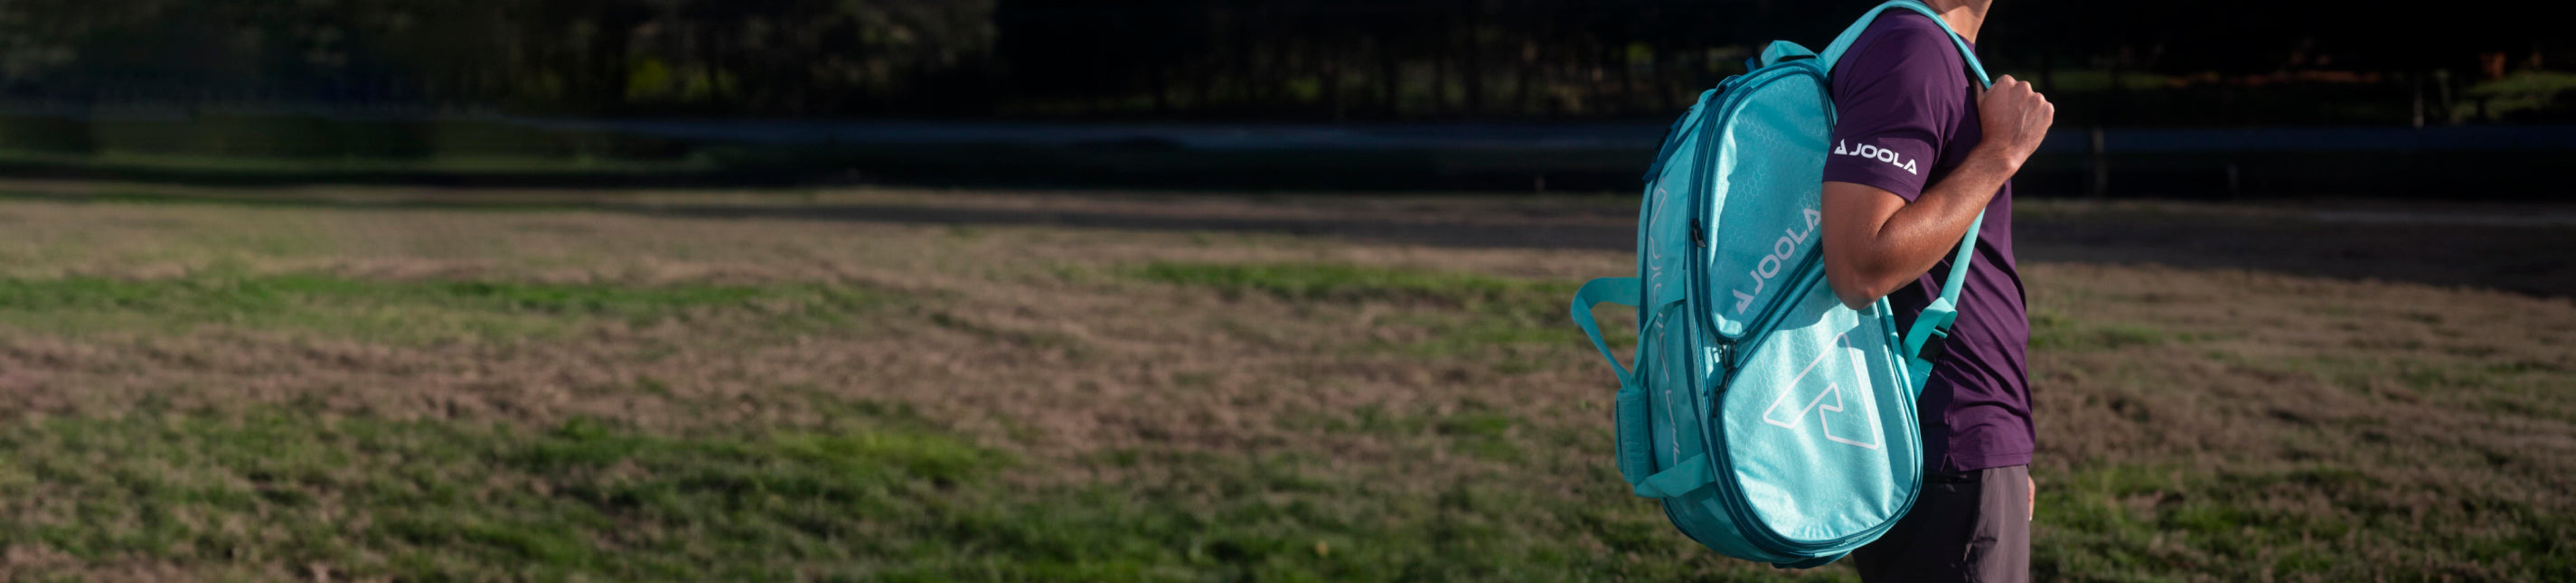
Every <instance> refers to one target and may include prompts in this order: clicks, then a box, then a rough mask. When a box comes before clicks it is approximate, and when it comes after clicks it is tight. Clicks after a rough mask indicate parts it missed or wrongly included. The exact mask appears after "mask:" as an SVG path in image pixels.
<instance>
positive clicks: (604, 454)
mask: <svg viewBox="0 0 2576 583" xmlns="http://www.w3.org/2000/svg"><path fill="white" fill-rule="evenodd" d="M0 451H6V453H5V454H0V492H5V493H6V494H5V495H6V496H7V497H8V498H10V499H13V500H29V499H47V500H52V501H55V502H51V503H48V504H45V505H43V506H40V507H35V508H20V509H18V510H17V511H13V512H9V513H7V516H6V517H5V518H0V522H5V523H6V526H5V527H0V531H5V532H6V533H9V534H6V535H0V536H5V537H6V538H9V539H12V541H11V542H10V543H9V544H12V545H15V544H24V543H41V544H44V545H46V546H48V547H50V548H52V549H54V550H57V551H60V552H64V553H68V554H70V555H72V556H74V557H77V558H80V559H83V560H93V561H96V560H112V559H118V558H123V557H140V558H147V559H154V560H167V561H173V562H179V563H199V562H214V561H232V562H238V563H249V564H259V563H268V562H275V563H279V564H284V565H291V566H298V567H300V566H303V565H307V564H315V563H318V564H324V565H330V566H331V567H332V568H334V569H337V570H340V572H342V573H344V574H347V575H356V576H368V575H377V576H383V575H391V576H395V577H397V578H401V579H405V580H448V579H453V580H481V579H492V578H515V577H533V578H539V579H561V578H564V577H567V576H571V575H576V574H584V573H588V574H593V575H596V576H606V577H610V578H614V579H633V578H655V579H699V578H705V577H723V578H737V579H740V578H761V579H768V578H782V577H788V576H791V575H792V574H795V573H798V572H824V573H829V572H831V571H834V570H845V569H847V568H848V567H849V566H851V565H859V564H864V563H861V562H855V561H854V559H857V558H860V557H868V556H899V555H901V554H904V553H909V552H916V551H917V549H910V548H906V547H907V546H908V545H913V544H917V541H918V540H919V539H917V538H914V537H917V536H918V535H919V534H920V533H919V532H916V531H917V530H919V529H924V528H928V527H930V526H936V524H929V525H925V524H921V522H934V523H935V522H936V521H938V520H940V518H939V517H941V516H942V511H943V509H944V508H945V507H946V505H947V504H949V503H951V502H953V501H952V500H950V498H949V497H950V496H952V495H953V493H954V491H955V488H956V487H958V486H959V485H960V484H965V483H969V482H973V481H976V480H981V479H984V478H985V477H987V476H990V475H992V474H993V473H994V472H995V471H997V470H999V469H1001V468H1004V467H1007V466H1008V465H1009V463H1010V462H1009V458H1008V457H1007V456H1003V455H1001V454H998V453H996V452H993V451H990V450H986V449H983V448H978V447H975V446H973V445H971V444H968V443H964V442H961V441H958V440H956V439H954V438H950V437H946V436H943V435H940V434H937V433H932V432H927V431H922V430H918V429H911V428H906V427H902V426H900V425H899V424H895V425H874V426H871V425H865V424H862V425H859V426H853V427H848V428H844V429H841V430H837V431H830V432H774V433H772V432H756V431H755V432H746V433H744V434H740V435H722V436H707V437H677V436H664V435H652V434H644V433H638V432H635V431H632V430H627V429H624V428H619V427H614V426H610V425H606V424H602V423H598V422H593V421H587V420H574V421H571V422H567V423H564V424H562V425H560V426H557V427H553V428H549V429H545V430H529V429H519V428H513V427H508V426H502V425H481V424H474V423H448V422H428V421H392V420H381V419H364V418H332V417H315V416H311V415H306V414H301V413H296V412H291V411H269V412H261V413H255V414H250V415H245V416H242V417H240V418H232V419H220V418H208V417H202V416H188V415H179V414H165V415H155V414H138V415H133V416H128V417H126V418H123V419H96V418H56V419H47V420H44V421H41V422H36V423H12V424H11V425H10V426H9V429H8V430H6V431H0ZM817 569H819V571H817Z"/></svg>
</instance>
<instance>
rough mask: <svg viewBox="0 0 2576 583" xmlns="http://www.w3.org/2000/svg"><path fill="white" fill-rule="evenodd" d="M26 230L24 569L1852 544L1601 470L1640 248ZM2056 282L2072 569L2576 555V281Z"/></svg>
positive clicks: (332, 218)
mask: <svg viewBox="0 0 2576 583" xmlns="http://www.w3.org/2000/svg"><path fill="white" fill-rule="evenodd" d="M853 196H878V197H880V198H883V199H884V200H876V199H871V200H876V202H884V203H888V204H913V203H922V202H923V200H926V199H922V200H916V199H917V198H918V196H917V195H911V194H901V195H853ZM960 196H963V195H960ZM906 197H913V198H906ZM969 202H972V203H973V204H975V205H986V206H1000V207H1011V206H1014V205H1019V206H1029V205H1036V206H1048V205H1056V206H1062V205H1069V204H1075V203H1069V202H1067V201H1065V200H1062V199H1060V198H1042V199H1027V198H1010V197H1002V198H993V199H971V198H970V199H969ZM762 204H776V203H772V202H763V203H762ZM1118 204H1131V205H1132V204H1138V203H1136V202H1134V201H1125V202H1120V203H1118ZM1261 204H1278V205H1284V206H1287V207H1293V212H1296V213H1334V212H1339V213H1346V214H1347V213H1360V214H1366V213H1378V212H1392V211H1389V210H1388V209H1387V208H1384V207H1383V205H1382V204H1380V203H1367V204H1357V203H1348V204H1345V203H1335V202H1333V201H1329V200H1307V199H1294V200H1290V201H1287V202H1284V203H1261ZM1336 204H1340V205H1341V206H1335V205H1336ZM1583 204H1589V203H1583ZM1220 206H1222V205H1220ZM1239 206H1240V205H1239ZM1253 206H1254V207H1258V206H1259V205H1258V204H1255V205H1253ZM1050 208H1052V207H1050ZM1070 208H1079V207H1078V205H1077V206H1076V207H1070ZM1229 208H1231V207H1229ZM1497 208H1500V209H1503V210H1506V211H1512V212H1522V213H1523V214H1526V215H1529V216H1541V215H1547V214H1548V213H1547V212H1546V208H1543V207H1541V208H1537V209H1536V210H1530V209H1526V208H1521V207H1517V206H1510V205H1506V206H1503V207H1497ZM1515 209H1517V210H1515ZM1220 210H1223V209H1220ZM1256 210H1257V208H1256ZM1397 210H1401V209H1397ZM1208 212H1218V211H1208ZM1223 212H1242V211H1240V210H1239V209H1237V210H1223ZM1501 214H1502V215H1510V214H1511V213H1510V212H1503V213H1501ZM1549 220H1555V219H1549ZM1584 220H1590V219H1584ZM0 229H6V232H7V233H8V235H7V236H5V237H0V415H5V416H6V418H7V419H9V420H10V422H9V424H8V425H7V428H6V429H5V430H0V504H5V505H6V506H7V508H5V509H0V547H5V548H6V549H7V553H6V555H5V556H6V558H5V561H0V562H5V565H6V567H5V569H6V570H7V572H8V576H9V577H12V578H22V577H23V578H46V577H53V578H70V579H78V578H103V577H112V578H162V579H226V578H251V579H269V578H290V577H302V578H316V579H318V578H322V577H330V578H334V579H352V578H355V579H399V580H413V579H444V578H459V579H492V578H529V579H569V578H581V577H589V578H609V579H708V578H715V579H782V578H784V579H927V580H945V579H1116V580H1125V579H1179V580H1198V579H1224V578H1236V577H1248V578H1279V579H1292V580H1295V579H1458V580H1490V579H1530V580H1562V579H1652V580H1666V579H1721V580H1757V579H1771V578H1802V577H1817V578H1826V579H1841V578H1848V576H1849V573H1848V571H1846V570H1843V569H1842V568H1840V567H1829V568H1826V569H1820V570H1816V571H1813V572H1797V573H1793V572H1782V571H1776V570H1772V569H1770V568H1768V567H1764V566H1759V565H1752V564H1747V563H1742V562H1738V561H1732V560H1727V559H1722V558H1717V557H1714V556H1712V555H1710V554H1708V553H1706V552H1705V551H1701V550H1697V549H1696V548H1695V547H1694V546H1693V545H1692V544H1691V543H1689V542H1688V541H1687V540H1685V539H1683V538H1682V537H1680V536H1678V535H1676V534H1674V533H1672V532H1670V531H1669V530H1668V529H1667V528H1666V527H1665V526H1664V525H1663V524H1662V522H1661V521H1662V518H1661V516H1660V513H1659V512H1657V511H1656V510H1655V509H1654V508H1653V507H1652V506H1651V505H1650V504H1649V503H1648V502H1646V501H1643V500H1640V499H1636V498H1633V497H1631V496H1628V495H1627V494H1626V493H1625V489H1624V488H1623V487H1621V486H1620V485H1619V484H1618V483H1617V478H1616V472H1615V470H1614V469H1612V468H1611V467H1609V465H1608V462H1609V456H1608V450H1609V441H1608V436H1607V435H1606V432H1605V431H1604V429H1605V425H1604V423H1603V422H1602V417H1604V416H1605V415H1606V411H1605V410H1604V409H1603V407H1604V405H1605V404H1606V403H1607V397H1608V393H1609V392H1610V390H1611V387H1610V386H1609V380H1608V376H1609V375H1608V371H1607V367H1606V366H1603V365H1602V363H1600V362H1598V358H1597V356H1595V355H1594V354H1593V352H1592V350H1591V349H1590V347H1589V345H1588V344H1586V343H1584V342H1581V341H1580V340H1579V338H1580V336H1579V333H1577V332H1575V331H1574V329H1573V327H1572V326H1571V325H1569V324H1567V323H1565V322H1564V320H1563V318H1564V314H1563V310H1564V308H1563V306H1564V305H1565V304H1564V302H1565V298H1566V296H1567V295H1568V294H1569V293H1570V292H1571V290H1572V286H1573V285H1574V284H1575V283H1578V282H1579V279H1577V278H1580V277H1588V276H1593V275H1608V274H1618V273H1621V272H1624V271H1626V270H1628V269H1630V268H1631V266H1632V263H1631V259H1630V258H1629V257H1628V256H1627V255H1626V254H1624V253H1617V252H1600V251H1582V250H1544V249H1541V250H1530V249H1501V250H1497V249H1451V248H1433V247H1418V246H1403V245H1366V244H1353V243H1348V242H1343V241H1337V240H1333V239H1328V238H1314V237H1293V236H1281V235H1261V234H1246V233H1222V232H1137V231H1118V230H1091V229H1066V228H1048V227H1015V226H991V225H981V226H974V225H907V224H886V223H873V222H837V221H804V220H783V219H759V218H753V219H737V220H718V219H688V218H673V217H656V216H643V215H637V214H633V213H619V212H602V211H588V210H528V211H517V212H501V211H476V210H437V209H364V208H353V209H330V208H299V207H292V206H286V207H265V206H248V207H244V206H228V205H156V204H128V203H87V204H82V203H62V202H43V201H21V202H9V203H0ZM2025 278H2026V280H2028V281H2029V282H2031V285H2032V289H2031V290H2030V297H2031V304H2032V306H2033V307H2034V317H2033V320H2034V322H2033V324H2034V328H2035V329H2036V337H2035V339H2034V352H2033V357H2032V363H2031V365H2032V376H2033V381H2034V384H2035V385H2036V387H2037V390H2038V393H2039V395H2040V403H2039V418H2040V423H2041V427H2040V431H2041V443H2042V448H2043V451H2042V453H2041V455H2040V459H2041V461H2040V462H2039V464H2038V467H2037V468H2036V470H2035V472H2034V473H2035V475H2037V476H2039V479H2040V480H2041V485H2042V496H2043V498H2042V508H2041V510H2040V522H2041V525H2040V528H2039V529H2038V537H2039V541H2038V543H2037V544H2036V546H2037V553H2038V560H2037V565H2038V568H2039V570H2040V573H2041V574H2042V575H2043V576H2046V577H2048V578H2051V579H2068V580H2145V579H2230V580H2233V579H2255V578H2266V577H2268V578H2273V579H2290V580H2350V579H2401V580H2404V579H2439V578H2460V579H2498V578H2501V579H2514V578H2543V579H2547V578H2566V577H2569V576H2571V575H2576V559H2571V552H2570V551H2569V550H2568V549H2566V548H2564V546H2563V545H2564V543H2563V542H2562V541H2565V540H2569V539H2570V538H2571V536H2576V531H2571V527H2570V526H2569V525H2570V523H2571V521H2570V518H2569V517H2570V515H2571V513H2576V508H2571V506H2576V495H2571V493H2570V492H2571V490H2576V481H2571V480H2576V479H2571V478H2570V476H2576V467H2571V465H2576V401H2571V395H2570V393H2569V388H2570V387H2571V386H2576V382H2572V381H2576V357H2571V356H2570V354H2571V352H2576V350H2571V349H2570V347H2571V346H2576V306H2571V305H2570V304H2569V303H2568V301H2567V300H2565V299H2541V298H2533V297H2529V296H2521V295H2512V294H2505V293H2498V292H2492V291H2482V290H2477V289H2444V288H2435V287H2428V286H2423V285H2416V284H2393V283H2381V282H2367V281H2345V280H2333V279H2320V278H2311V277H2297V276H2285V275H2276V274H2269V273H2262V272H2250V271H2241V270H2212V269H2179V268H2162V267H2137V266H2119V265H2105V264H2084V263H2033V264H2030V265H2027V266H2026V273H2025ZM1616 312H1618V310H1605V311H1604V314H1605V315H1607V316H1609V317H1612V318H1614V319H1615V318H1621V317H1624V315H1623V314H1618V313H1616Z"/></svg>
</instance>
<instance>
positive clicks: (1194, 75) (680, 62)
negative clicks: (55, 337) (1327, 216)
mask: <svg viewBox="0 0 2576 583" xmlns="http://www.w3.org/2000/svg"><path fill="white" fill-rule="evenodd" d="M1870 4H1871V3H1870V2H1862V1H1849V0H1837V1H1832V2H1797V1H1789V0H1711V1H1700V2H1673V1H1669V0H1592V1H1584V2H1573V1H1539V0H1052V1H1031V0H292V1H289V0H35V1H27V0H0V100H6V101H8V102H12V103H20V104H27V103H38V104H55V105H60V104H73V105H77V106H82V107H93V108H95V107H108V106H120V105H147V106H149V105H180V106H203V105H209V104H236V105H251V106H347V105H386V104H391V105H404V106H420V107H427V108H437V109H487V110H488V109H497V110H502V111H511V112H523V113H537V114H552V115H602V116H709V117H714V116H722V117H733V116H758V117H902V118H1002V119H1182V120H1298V121H1345V120H1348V121H1397V120H1458V119H1487V120H1491V119H1523V120H1549V119H1604V118H1620V119H1641V118H1660V117H1666V116H1669V115H1671V114H1672V113H1673V112H1675V111H1678V110H1679V109H1680V108H1681V107H1684V106H1686V105H1687V103H1688V101H1689V100H1690V99H1691V98H1692V97H1693V96H1695V95H1697V94H1698V92H1699V91H1700V90H1702V89H1704V88H1706V87H1709V86H1712V85H1714V84H1715V83H1716V82H1717V81H1718V80H1720V79H1722V78H1724V77H1725V76H1726V75H1729V74H1733V73H1737V72H1741V71H1742V69H1743V65H1742V60H1743V59H1744V57H1746V56H1747V55H1749V54H1751V52H1752V51H1753V50H1756V49H1758V48H1759V46H1760V43H1762V42H1764V41H1767V40H1770V39H1774V38H1785V39H1789V40H1794V41H1798V42H1801V43H1805V44H1808V45H1810V46H1811V47H1821V46H1822V45H1823V44H1824V43H1825V42H1826V41H1827V40H1828V39H1829V37H1830V35H1831V34H1833V33H1834V32H1835V31H1836V30H1838V29H1839V28H1840V27H1841V26H1842V25H1844V24H1845V23H1847V22H1848V21H1849V19H1850V18H1851V17H1852V16H1854V15H1855V14H1857V13H1858V12H1859V11H1860V10H1862V9H1864V8H1866V7H1867V6H1869V5H1870ZM2000 4H2001V6H1998V7H1997V18H1996V20H1995V21H1994V22H1993V23H1991V24H1990V25H1989V27H1988V29H1987V30H1986V32H1985V34H1984V37H1983V39H1982V40H1983V41H1985V42H1984V43H1983V44H1984V46H1985V48H1982V49H1981V53H1983V54H1984V55H1985V56H1986V58H1987V59H1988V61H1989V63H1990V68H1991V69H1994V70H1996V71H1997V72H2010V73H2016V74H2020V75H2023V76H2025V77H2030V78H2033V79H2034V80H2035V81H2038V82H2040V83H2041V84H2042V85H2043V86H2044V88H2045V89H2046V90H2049V91H2052V92H2054V93H2056V94H2059V95H2061V98H2060V101H2061V102H2063V103H2065V104H2066V109H2067V112H2068V114H2069V117H2071V118H2074V120H2075V121H2078V122H2089V123H2112V124H2159V123H2164V124H2182V123H2196V124H2281V123H2407V122H2408V121H2410V120H2429V121H2430V122H2431V123H2444V122H2461V121H2483V120H2498V119H2501V120H2530V119H2551V118H2552V116H2563V115H2565V114H2564V113H2562V112H2564V111H2567V110H2568V109H2569V108H2568V107H2566V102H2567V101H2568V100H2569V99H2571V98H2576V76H2570V75H2566V74H2560V73H2551V72H2549V71H2550V69H2551V67H2553V66H2559V67H2563V66H2564V64H2565V61H2566V60H2568V59H2576V54H2569V53H2567V50H2568V49H2569V48H2570V47H2569V46H2568V45H2569V43H2570V40H2569V39H2570V38H2571V35H2565V34H2559V33H2557V32H2556V30H2555V29H2554V27H2555V26H2556V25H2555V24H2553V23H2552V22H2551V21H2549V20H2545V19H2542V18H2537V17H2536V16H2535V15H2533V14H2529V13H2527V7H2526V6H2525V5H2522V4H2510V3H2492V2H2459V3H2449V4H2445V5H2442V6H2440V7H2438V9H2433V8H2426V9H2418V10H2413V11H2408V12H2391V11H2377V10H2366V9H2357V8H2355V7H2354V5H2350V4H2343V3H2327V2H2323V1H2322V0H2296V1H2284V2H2221V1H2214V0H2187V1H2174V2H2120V3H2113V2H2039V1H2032V0H2004V1H2003V2H2001V3H2000ZM2562 55H2563V56H2562ZM2551 59H2557V61H2552V60H2551Z"/></svg>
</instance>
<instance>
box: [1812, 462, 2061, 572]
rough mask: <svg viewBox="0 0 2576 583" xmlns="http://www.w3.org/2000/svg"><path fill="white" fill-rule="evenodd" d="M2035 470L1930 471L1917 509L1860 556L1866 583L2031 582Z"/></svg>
mask: <svg viewBox="0 0 2576 583" xmlns="http://www.w3.org/2000/svg"><path fill="white" fill-rule="evenodd" d="M2029 497H2030V466H2012V467H2003V468H1992V469H1984V470H1975V471H1967V472H1925V473H1924V474H1923V494H1922V496H1920V497H1918V498H1916V499H1915V500H1914V509H1913V510H1909V511H1907V512H1906V513H1905V518H1901V519H1898V520H1897V521H1896V527H1895V528H1891V529H1888V531H1887V535H1886V536H1882V537H1879V538H1878V540H1876V541H1872V542H1870V543H1869V544H1868V545H1866V546H1863V547H1861V548H1860V550H1857V551H1852V554H1851V558H1852V566H1853V567H1857V568H1859V569H1860V578H1861V580H1862V581H1979V582H1986V583H1994V582H2019V581H2029V580H2030V498H2029Z"/></svg>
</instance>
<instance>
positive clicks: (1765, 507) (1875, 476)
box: [1715, 270, 1923, 544]
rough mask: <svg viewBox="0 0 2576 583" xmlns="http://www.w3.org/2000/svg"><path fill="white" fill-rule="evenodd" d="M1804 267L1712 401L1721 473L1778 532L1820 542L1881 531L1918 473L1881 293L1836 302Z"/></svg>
mask: <svg viewBox="0 0 2576 583" xmlns="http://www.w3.org/2000/svg"><path fill="white" fill-rule="evenodd" d="M1817 271H1818V273H1811V274H1808V276H1807V277H1805V278H1803V279H1804V280H1805V282H1804V287H1803V289H1800V290H1796V293H1797V294H1798V298H1799V300H1798V301H1797V302H1796V303H1795V304H1793V305H1791V306H1789V307H1786V308H1785V309H1784V310H1783V311H1782V315H1781V316H1780V317H1779V319H1778V320H1777V322H1776V324H1777V325H1776V327H1774V328H1773V329H1772V330H1771V331H1770V332H1769V333H1767V334H1766V335H1765V336H1764V340H1763V341H1762V343H1761V345H1760V346H1759V347H1757V348H1754V349H1752V350H1751V351H1749V352H1747V353H1745V354H1744V355H1743V357H1742V364H1741V367H1740V368H1739V369H1738V370H1737V371H1736V373H1735V374H1734V375H1733V378H1731V379H1730V380H1729V381H1728V382H1727V386H1726V388H1725V389H1724V390H1723V392H1722V393H1721V394H1720V396H1719V402H1718V403H1716V405H1715V407H1716V408H1717V409H1718V410H1719V411H1720V413H1721V414H1720V419H1721V421H1720V422H1719V427H1717V428H1716V429H1717V430H1718V431H1721V432H1722V433H1723V435H1722V437H1723V438H1724V442H1725V443H1726V444H1727V447H1728V451H1727V453H1728V457H1729V464H1728V466H1727V467H1726V468H1725V469H1723V470H1721V471H1720V472H1721V473H1722V474H1729V475H1721V476H1720V479H1732V480H1734V481H1735V483H1736V484H1737V485H1738V489H1739V490H1740V491H1741V492H1743V495H1744V498H1745V500H1746V502H1747V503H1748V506H1749V507H1750V508H1751V509H1752V511H1753V514H1754V517H1755V518H1756V519H1758V521H1759V522H1760V524H1761V525H1763V526H1765V527H1767V528H1769V529H1770V530H1771V531H1772V532H1775V533H1777V534H1778V535H1779V536H1780V537H1781V538H1783V539H1787V540H1788V541H1791V542H1796V543H1801V544H1822V543H1828V542H1831V541H1838V540H1843V539H1848V538H1850V537H1854V536H1861V535H1869V534H1873V533H1876V532H1878V531H1881V530H1883V529H1885V528H1886V527H1887V526H1888V525H1890V524H1891V523H1893V522H1894V521H1895V520H1896V519H1897V518H1898V517H1900V516H1902V515H1903V514H1904V513H1905V510H1906V509H1907V508H1908V507H1910V506H1911V505H1912V503H1913V495H1914V492H1915V490H1916V487H1917V485H1918V484H1919V482H1920V481H1921V480H1922V460H1923V452H1922V445H1921V444H1922V438H1921V435H1920V429H1919V428H1918V427H1917V426H1916V425H1915V423H1914V419H1915V417H1914V415H1915V410H1914V395H1915V390H1914V389H1913V387H1912V383H1911V382H1910V379H1909V378H1908V377H1910V376H1911V375H1910V374H1907V372H1906V371H1907V369H1908V368H1909V367H1907V366H1906V364H1905V363H1904V362H1903V359H1902V358H1901V356H1902V353H1901V352H1899V350H1898V344H1897V336H1896V334H1895V333H1894V332H1893V328H1894V321H1893V319H1892V318H1889V317H1888V314H1887V307H1886V302H1877V303H1874V304H1872V305H1871V306H1870V309H1869V310H1868V311H1866V312H1863V311H1854V310H1852V309H1850V308H1847V307H1844V306H1843V305H1842V302H1841V300H1840V299H1838V298H1836V297H1835V296H1834V293H1833V288H1832V287H1831V286H1828V285H1825V283H1824V278H1823V276H1822V273H1820V272H1821V270H1817Z"/></svg>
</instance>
